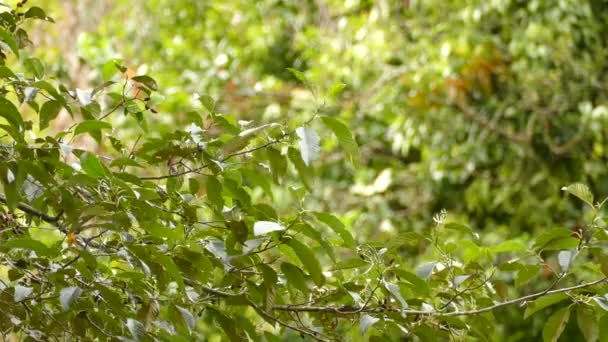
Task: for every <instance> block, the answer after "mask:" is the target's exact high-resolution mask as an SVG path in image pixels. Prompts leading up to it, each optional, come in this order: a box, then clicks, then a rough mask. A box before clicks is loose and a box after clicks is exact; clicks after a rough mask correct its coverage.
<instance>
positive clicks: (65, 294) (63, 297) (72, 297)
mask: <svg viewBox="0 0 608 342" xmlns="http://www.w3.org/2000/svg"><path fill="white" fill-rule="evenodd" d="M81 294H82V289H80V288H79V287H78V286H70V287H65V288H63V289H61V293H60V294H59V302H60V303H61V308H62V309H63V311H68V310H69V309H70V305H72V303H74V301H76V300H77V299H78V297H80V295H81Z"/></svg>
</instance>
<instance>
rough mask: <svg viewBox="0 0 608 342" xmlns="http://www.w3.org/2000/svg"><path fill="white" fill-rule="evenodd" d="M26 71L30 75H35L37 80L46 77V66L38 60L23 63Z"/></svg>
mask: <svg viewBox="0 0 608 342" xmlns="http://www.w3.org/2000/svg"><path fill="white" fill-rule="evenodd" d="M23 65H24V66H25V69H26V70H27V71H29V72H30V73H32V74H34V76H36V78H38V79H42V78H43V77H44V65H43V64H42V62H40V60H39V59H38V58H28V59H26V60H25V61H23Z"/></svg>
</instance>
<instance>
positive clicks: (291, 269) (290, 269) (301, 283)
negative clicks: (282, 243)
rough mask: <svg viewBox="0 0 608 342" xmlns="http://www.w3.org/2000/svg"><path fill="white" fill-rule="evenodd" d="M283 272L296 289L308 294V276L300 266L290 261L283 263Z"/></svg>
mask: <svg viewBox="0 0 608 342" xmlns="http://www.w3.org/2000/svg"><path fill="white" fill-rule="evenodd" d="M281 272H283V275H284V276H285V278H286V279H287V283H288V284H289V285H291V286H293V287H295V288H296V289H298V290H300V291H301V292H302V293H304V294H308V292H309V289H308V285H307V284H306V277H304V273H303V272H302V270H300V268H298V267H297V266H296V265H294V264H290V263H288V262H283V263H281Z"/></svg>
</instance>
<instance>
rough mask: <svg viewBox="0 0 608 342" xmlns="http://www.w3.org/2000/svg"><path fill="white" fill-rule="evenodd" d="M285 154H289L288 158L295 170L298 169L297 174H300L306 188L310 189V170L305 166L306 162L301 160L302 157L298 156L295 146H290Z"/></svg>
mask: <svg viewBox="0 0 608 342" xmlns="http://www.w3.org/2000/svg"><path fill="white" fill-rule="evenodd" d="M287 155H288V156H289V160H291V162H292V163H293V165H294V166H295V168H296V170H297V171H298V174H299V175H300V180H301V181H302V183H303V184H304V186H305V187H306V189H308V191H312V176H313V172H312V170H311V169H310V168H309V167H307V166H306V164H305V163H304V161H303V160H302V157H301V156H300V153H299V152H298V150H296V149H295V148H293V147H290V148H289V150H288V151H287Z"/></svg>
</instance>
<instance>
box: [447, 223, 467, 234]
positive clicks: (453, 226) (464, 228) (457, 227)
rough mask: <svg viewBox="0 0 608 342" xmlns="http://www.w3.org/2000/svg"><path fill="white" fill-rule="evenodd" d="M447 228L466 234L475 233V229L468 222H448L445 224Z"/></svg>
mask: <svg viewBox="0 0 608 342" xmlns="http://www.w3.org/2000/svg"><path fill="white" fill-rule="evenodd" d="M443 226H444V227H445V228H446V229H451V230H456V231H459V232H463V233H465V234H473V229H471V227H469V226H467V225H466V224H462V223H457V222H448V223H445V224H444V225H443Z"/></svg>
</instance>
